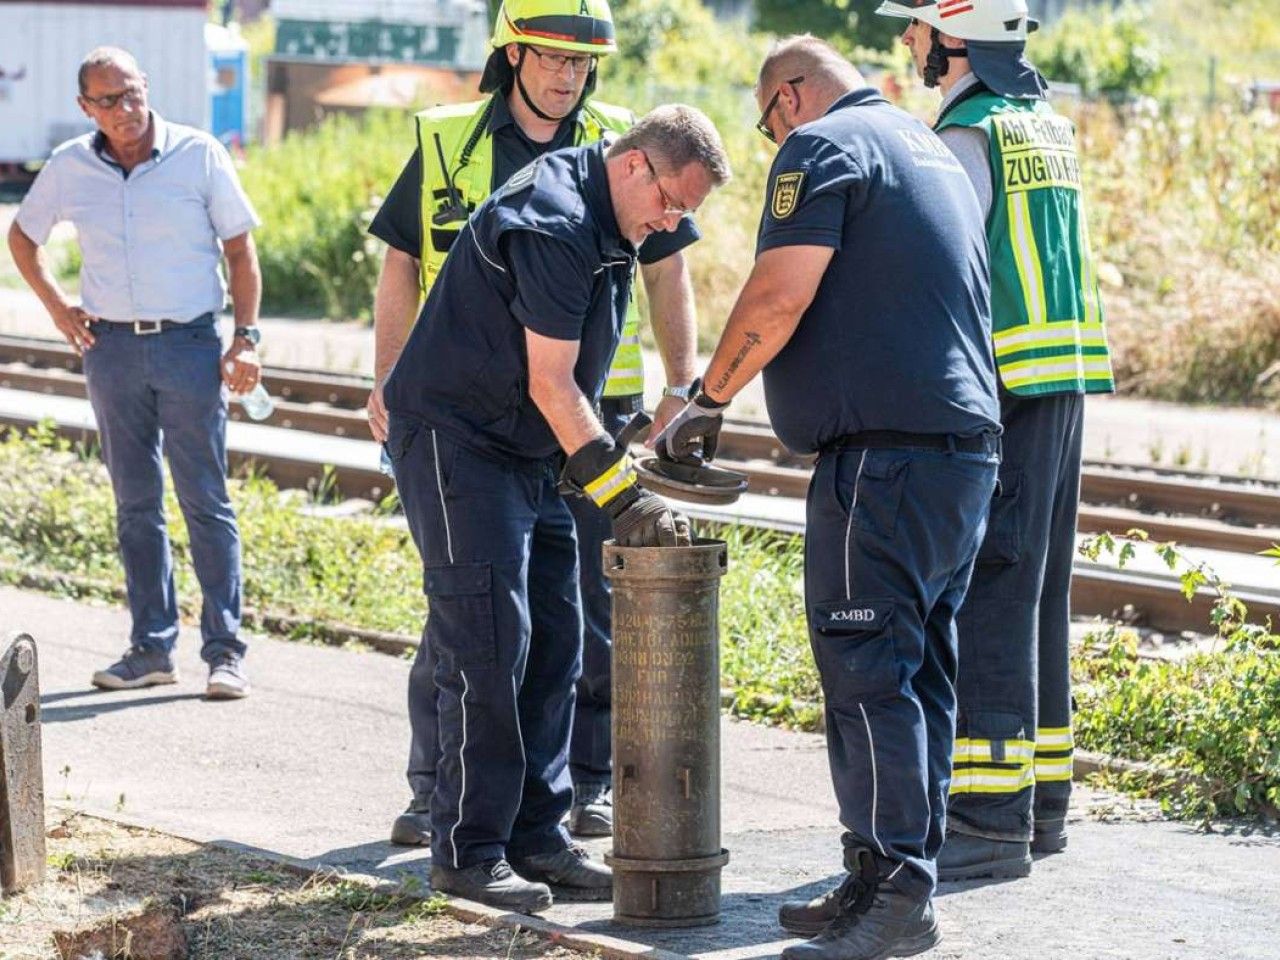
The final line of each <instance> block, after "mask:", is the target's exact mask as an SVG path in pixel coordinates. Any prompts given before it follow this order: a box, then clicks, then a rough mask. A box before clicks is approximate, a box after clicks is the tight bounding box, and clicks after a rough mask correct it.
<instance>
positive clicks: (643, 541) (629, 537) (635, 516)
mask: <svg viewBox="0 0 1280 960" xmlns="http://www.w3.org/2000/svg"><path fill="white" fill-rule="evenodd" d="M634 489H635V496H634V497H628V498H627V499H628V500H630V503H629V504H628V505H627V506H626V507H624V508H622V509H621V510H619V511H617V512H616V513H611V514H610V517H611V518H612V520H613V542H614V543H616V544H617V545H618V546H620V547H681V546H683V547H687V546H688V545H689V522H688V521H687V520H685V521H684V523H683V526H681V524H680V520H683V518H682V517H679V515H678V514H675V513H672V511H671V508H670V507H669V506H667V502H666V501H665V500H663V499H662V498H661V497H660V496H658V495H657V494H656V493H650V492H649V491H648V490H641V489H639V488H634ZM682 530H683V536H681V532H682Z"/></svg>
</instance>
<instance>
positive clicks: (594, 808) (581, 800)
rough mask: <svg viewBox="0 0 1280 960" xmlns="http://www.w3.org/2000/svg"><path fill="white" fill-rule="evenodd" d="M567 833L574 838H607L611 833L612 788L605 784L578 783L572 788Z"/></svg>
mask: <svg viewBox="0 0 1280 960" xmlns="http://www.w3.org/2000/svg"><path fill="white" fill-rule="evenodd" d="M569 833H571V834H572V835H573V836H575V837H607V836H609V835H610V834H611V833H613V788H612V787H611V786H610V785H609V784H607V783H580V784H578V785H577V786H575V787H574V788H573V807H572V808H571V809H570V810H569Z"/></svg>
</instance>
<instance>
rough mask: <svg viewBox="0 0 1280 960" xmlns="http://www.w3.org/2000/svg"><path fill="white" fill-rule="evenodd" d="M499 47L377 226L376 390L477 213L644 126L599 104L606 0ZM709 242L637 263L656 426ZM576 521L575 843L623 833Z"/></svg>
mask: <svg viewBox="0 0 1280 960" xmlns="http://www.w3.org/2000/svg"><path fill="white" fill-rule="evenodd" d="M490 45H491V46H492V48H493V51H492V54H491V55H490V58H489V61H488V63H487V64H486V66H485V71H484V75H483V77H482V78H481V81H480V90H481V92H484V93H488V94H489V96H488V97H486V98H484V99H482V100H476V101H473V102H471V103H463V104H450V105H447V106H440V107H434V108H432V109H430V110H425V111H423V112H422V113H420V114H418V116H417V131H418V148H417V149H416V150H415V151H414V153H413V156H412V157H411V158H410V160H409V163H408V164H407V165H406V166H405V168H404V171H403V172H402V173H401V174H400V177H399V179H398V180H397V181H396V183H395V185H394V186H393V187H392V189H391V192H390V193H389V194H388V196H387V199H386V202H385V203H384V204H383V206H382V208H381V209H380V210H379V211H378V214H377V216H376V217H375V218H374V220H373V223H372V224H371V225H370V228H369V229H370V232H371V233H372V234H373V235H374V236H376V237H378V238H379V239H381V240H383V241H385V242H386V243H387V244H388V250H387V254H386V259H385V260H384V262H383V267H382V273H381V276H380V277H379V282H378V295H377V300H376V302H375V305H374V326H375V331H376V337H377V356H376V359H375V379H376V380H377V381H378V382H379V383H381V381H382V380H384V379H385V377H386V375H387V374H388V373H389V372H390V370H391V367H392V366H393V365H394V363H395V361H396V358H397V357H398V356H399V354H400V350H401V349H402V347H403V344H404V341H405V338H406V337H407V336H408V333H409V329H410V328H411V327H412V325H413V321H414V318H415V317H416V316H417V312H418V307H419V303H420V298H421V296H423V295H425V293H426V292H427V291H429V290H430V289H431V286H432V284H433V283H434V281H435V278H436V277H437V275H438V274H439V272H440V269H441V267H442V266H443V264H444V260H445V257H446V255H447V254H448V252H449V250H450V248H451V247H452V245H453V243H454V241H455V239H456V238H457V236H458V232H459V231H460V230H461V228H462V226H463V224H464V223H465V222H466V219H467V216H468V215H469V214H470V212H471V211H473V210H475V208H476V207H477V206H478V205H479V204H480V203H481V202H482V201H483V200H484V198H485V197H487V196H488V195H489V193H490V192H491V191H492V190H494V189H496V188H497V187H499V186H501V185H502V184H503V183H505V182H506V180H507V179H508V178H509V177H510V176H511V175H512V174H513V173H515V172H516V171H517V170H519V169H520V168H521V167H523V166H524V165H525V164H527V163H529V162H530V161H531V160H533V159H534V158H536V157H538V156H540V155H541V154H543V153H547V152H549V151H551V150H555V149H559V148H561V147H566V146H570V145H576V144H584V143H591V142H594V141H596V140H600V139H602V138H607V137H616V136H617V135H618V134H620V133H621V132H622V131H624V130H626V129H627V127H629V126H630V125H631V123H632V122H633V119H634V118H633V116H632V114H631V112H630V111H629V110H625V109H623V108H620V107H615V106H612V105H610V104H607V103H604V102H602V101H600V100H598V99H596V98H595V96H594V93H595V87H596V68H597V62H598V59H599V58H600V57H602V56H607V55H609V54H611V53H614V52H616V50H617V44H616V41H615V38H614V29H613V20H612V16H611V14H610V11H609V6H608V4H607V2H606V0H588V2H586V3H583V2H581V0H505V2H504V3H503V4H502V6H501V7H500V8H499V11H498V15H497V19H496V22H495V24H494V30H493V36H492V39H491V41H490ZM424 224H426V225H427V226H426V228H425V230H424V228H423V225H424ZM697 238H698V231H697V228H696V227H695V226H694V224H693V220H692V218H684V219H682V220H681V222H680V224H679V226H678V227H677V228H676V229H675V230H674V231H671V232H670V233H667V232H660V233H658V234H655V235H653V236H652V237H650V238H649V239H648V240H647V241H646V242H645V243H644V244H643V245H642V246H641V249H640V264H641V266H640V271H641V274H642V276H643V278H644V282H645V290H646V292H647V293H648V297H649V306H650V316H651V319H652V321H653V329H654V334H655V339H656V340H657V343H658V347H659V349H660V351H661V352H662V357H663V363H664V365H665V367H666V373H667V384H668V386H667V388H666V389H665V390H664V394H665V395H664V398H663V400H662V402H661V403H660V404H659V406H658V409H657V411H656V413H655V417H656V424H657V425H659V426H660V425H661V424H662V423H665V422H666V420H667V419H668V418H669V417H670V416H671V415H673V414H674V413H675V412H676V411H677V410H679V409H680V407H681V406H682V405H683V400H684V399H685V398H686V397H687V386H688V384H689V383H690V382H691V381H692V380H693V367H694V359H695V356H696V339H697V330H696V322H695V316H694V308H693V292H692V285H691V283H690V280H689V273H688V270H687V269H686V267H685V262H684V257H683V255H682V253H681V250H682V249H683V248H684V247H685V246H687V245H688V244H690V243H692V242H694V241H695V240H696V239H697ZM424 240H425V241H426V242H425V243H424ZM639 319H640V318H639V310H638V308H637V306H636V304H635V303H633V304H632V305H631V309H630V311H629V313H628V318H627V328H626V329H625V330H624V331H623V338H622V342H621V343H620V344H619V346H618V350H617V353H616V354H615V356H614V360H613V363H612V365H611V367H610V370H609V377H608V380H607V382H606V383H605V388H604V394H603V396H602V397H601V400H600V417H601V422H602V423H603V424H604V426H605V429H606V430H608V431H609V434H610V435H611V436H617V435H618V433H619V431H621V429H622V428H623V426H625V425H626V423H627V421H628V420H629V419H630V418H631V416H633V415H634V414H635V413H636V412H637V411H639V410H640V409H641V408H642V401H643V396H642V394H643V392H644V371H643V361H642V358H641V354H640V329H639ZM368 406H369V422H370V427H371V430H372V432H373V435H374V438H375V439H377V440H379V441H382V440H384V439H385V437H386V411H385V409H384V407H383V402H382V392H381V388H380V387H375V389H374V390H373V392H372V393H371V394H370V397H369V405H368ZM569 509H570V510H571V511H572V513H573V515H574V522H575V524H576V526H577V532H578V562H579V566H580V570H581V573H580V578H579V579H580V583H581V587H582V613H583V621H584V624H583V625H584V636H583V670H582V677H581V679H580V680H579V681H578V691H577V692H578V700H577V706H576V707H575V710H574V725H573V740H572V748H571V752H570V758H569V768H570V772H571V773H572V776H573V782H574V804H573V807H572V809H571V811H570V816H569V829H570V831H571V832H572V833H573V834H574V835H575V836H604V835H607V834H608V833H610V832H611V831H612V829H613V807H612V795H611V790H610V784H611V779H612V769H611V768H612V764H611V757H610V731H609V723H610V716H611V706H610V690H609V686H610V664H611V647H612V642H611V624H610V620H611V615H610V594H609V582H608V579H607V578H606V577H605V576H604V570H603V568H602V564H601V549H600V547H601V544H602V543H603V542H604V541H605V540H606V539H608V538H609V536H610V535H611V533H610V530H609V524H608V521H607V519H606V518H605V517H603V515H601V514H600V511H598V510H595V509H594V508H592V507H591V506H590V505H589V504H588V503H587V502H586V501H584V500H582V499H580V498H576V497H574V498H571V499H570V500H569ZM434 670H435V665H434V663H432V661H431V650H430V647H429V646H428V645H427V644H422V645H421V646H420V647H419V650H418V656H417V658H416V659H415V660H414V664H413V668H412V670H411V672H410V676H409V694H408V701H409V721H410V727H411V737H410V748H409V766H408V771H407V775H408V779H409V786H410V788H411V790H412V791H413V797H412V799H411V800H410V803H409V806H408V808H407V809H406V810H405V811H404V812H403V813H402V814H400V815H399V816H398V817H397V818H396V820H395V822H394V824H393V826H392V829H391V841H392V842H393V843H399V844H410V845H412V844H425V843H427V842H428V841H429V839H430V826H429V823H430V816H429V806H430V796H431V791H432V790H433V789H434V784H435V769H436V757H437V753H438V745H437V733H436V704H435V693H434V687H433V685H432V682H431V676H432V673H433V672H434Z"/></svg>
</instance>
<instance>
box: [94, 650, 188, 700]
mask: <svg viewBox="0 0 1280 960" xmlns="http://www.w3.org/2000/svg"><path fill="white" fill-rule="evenodd" d="M177 682H178V670H177V668H176V667H174V665H173V658H172V657H171V656H169V654H167V653H165V652H164V651H163V650H145V649H143V648H142V647H130V648H129V649H128V650H126V651H125V652H124V655H123V656H121V657H120V659H119V660H117V661H116V662H115V663H113V664H112V665H111V666H109V667H107V669H105V670H99V671H98V672H97V673H95V674H94V675H93V685H94V686H95V687H99V688H101V689H103V690H136V689H138V688H139V687H157V686H160V685H161V684H164V683H177Z"/></svg>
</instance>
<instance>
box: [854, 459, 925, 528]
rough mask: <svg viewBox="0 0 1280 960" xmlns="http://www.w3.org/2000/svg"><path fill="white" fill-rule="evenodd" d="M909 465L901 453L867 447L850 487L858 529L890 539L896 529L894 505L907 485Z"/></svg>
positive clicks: (896, 518)
mask: <svg viewBox="0 0 1280 960" xmlns="http://www.w3.org/2000/svg"><path fill="white" fill-rule="evenodd" d="M910 467H911V464H910V463H909V462H908V461H907V460H905V459H903V458H902V457H901V456H899V455H896V454H893V453H890V452H885V451H880V450H867V451H866V457H865V458H864V459H863V460H862V464H861V470H860V471H859V474H858V479H857V481H856V482H855V484H854V488H853V497H854V502H853V509H854V512H855V517H854V520H855V522H856V523H857V524H858V527H859V528H860V529H862V530H869V531H871V532H872V533H876V534H879V535H880V536H882V537H884V538H886V539H893V536H894V534H895V533H896V532H897V529H898V507H899V506H900V505H901V504H902V491H903V488H904V487H905V486H906V485H907V471H908V470H909V469H910Z"/></svg>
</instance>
